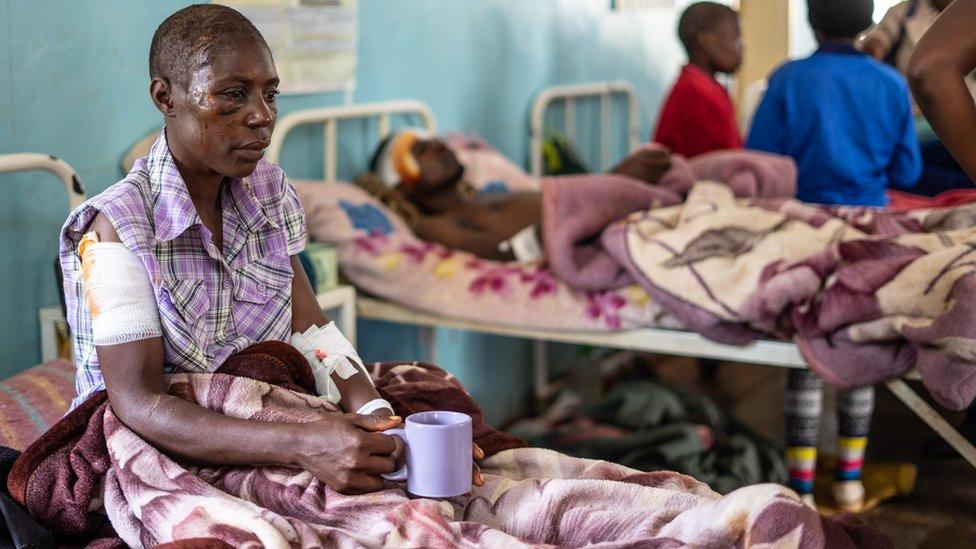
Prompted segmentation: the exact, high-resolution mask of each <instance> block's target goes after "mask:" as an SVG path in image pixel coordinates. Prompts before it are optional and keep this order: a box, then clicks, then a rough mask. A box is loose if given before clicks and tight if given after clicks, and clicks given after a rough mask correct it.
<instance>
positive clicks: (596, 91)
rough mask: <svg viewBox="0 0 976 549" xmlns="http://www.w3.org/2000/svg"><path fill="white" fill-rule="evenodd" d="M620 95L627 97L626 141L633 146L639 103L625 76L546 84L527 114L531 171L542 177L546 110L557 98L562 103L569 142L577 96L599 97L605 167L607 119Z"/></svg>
mask: <svg viewBox="0 0 976 549" xmlns="http://www.w3.org/2000/svg"><path fill="white" fill-rule="evenodd" d="M614 97H623V98H624V99H626V100H627V140H628V141H627V144H628V145H629V149H633V148H635V147H637V145H638V144H640V136H639V135H638V125H639V124H640V103H639V102H638V101H637V91H636V90H635V89H634V86H633V85H632V84H631V83H630V82H627V81H625V80H613V81H610V82H592V83H589V84H570V85H568V86H553V87H550V88H545V89H544V90H542V91H541V92H539V94H538V95H536V97H535V100H534V101H533V102H532V110H531V112H530V114H529V163H530V169H531V172H530V173H531V174H532V175H533V176H535V177H542V142H543V140H544V139H545V128H544V124H545V118H546V111H548V110H549V107H551V106H552V105H553V103H556V102H559V101H561V102H563V103H564V104H565V108H566V111H565V125H566V135H567V137H568V138H569V141H570V143H572V142H573V140H574V139H575V137H576V102H577V101H578V100H580V99H592V98H598V99H599V100H600V120H599V121H598V127H599V130H600V164H601V165H602V166H604V167H606V166H608V165H609V164H610V162H611V159H610V139H611V138H610V135H611V134H610V129H611V128H610V122H611V110H612V104H611V100H612V99H613V98H614Z"/></svg>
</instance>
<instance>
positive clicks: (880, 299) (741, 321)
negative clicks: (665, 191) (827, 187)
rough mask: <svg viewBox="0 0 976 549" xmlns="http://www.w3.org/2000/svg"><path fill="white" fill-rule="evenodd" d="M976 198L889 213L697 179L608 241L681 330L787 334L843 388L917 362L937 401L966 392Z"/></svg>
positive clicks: (724, 337) (974, 290) (966, 397)
mask: <svg viewBox="0 0 976 549" xmlns="http://www.w3.org/2000/svg"><path fill="white" fill-rule="evenodd" d="M974 226H976V205H974V204H968V205H963V206H956V207H951V208H943V209H932V210H919V211H914V212H907V213H892V212H886V211H882V210H877V209H871V208H827V207H817V206H812V205H808V204H803V203H800V202H797V201H795V200H788V199H749V200H737V199H736V198H735V197H734V196H733V194H732V192H731V191H730V190H729V188H728V187H726V186H723V185H719V184H715V183H699V184H697V185H696V186H695V187H694V188H693V190H692V191H691V193H690V194H689V197H688V200H687V201H686V202H685V203H684V204H682V205H680V206H675V207H670V208H658V209H652V210H647V211H645V212H641V213H638V214H634V215H631V216H630V217H629V218H628V219H626V220H624V221H622V222H619V223H617V224H615V225H613V226H612V227H610V228H609V229H607V230H606V231H605V232H604V233H603V235H602V238H601V240H602V243H603V245H604V246H605V248H606V249H607V250H608V251H609V252H610V253H611V254H612V255H613V256H614V257H615V258H616V259H617V260H618V261H619V262H620V263H621V265H624V266H625V267H626V268H627V270H628V272H629V273H630V274H631V275H632V276H633V277H634V279H635V280H637V281H638V282H639V283H640V284H641V286H642V287H643V288H644V289H645V290H647V292H648V293H649V294H650V295H651V296H652V297H653V299H654V301H655V302H656V303H658V304H660V305H661V306H662V307H664V308H665V309H666V310H668V311H669V312H670V313H672V314H673V315H674V316H675V317H677V318H678V319H680V320H681V321H682V322H683V323H684V324H685V325H686V326H687V327H688V328H690V329H693V330H696V331H698V332H700V333H701V334H703V335H705V336H707V337H709V338H711V339H714V340H717V341H721V342H725V343H731V344H745V343H748V342H750V341H753V340H755V339H757V338H764V337H765V338H770V337H772V338H778V339H793V340H794V341H796V343H797V344H798V346H799V348H800V350H801V352H802V353H803V356H804V358H805V359H806V360H807V361H808V363H809V365H810V367H811V368H812V369H814V370H815V371H816V372H817V373H818V374H820V375H821V376H822V377H823V378H824V379H826V380H827V381H829V382H832V383H833V384H835V385H837V386H840V387H842V388H849V387H854V386H861V385H866V384H873V383H877V382H879V381H882V380H884V379H886V378H889V377H892V376H897V375H901V374H904V373H906V372H907V371H908V370H909V369H910V368H912V367H913V366H916V367H917V368H918V371H919V373H920V374H921V376H922V378H923V380H924V382H925V385H926V387H927V388H928V390H929V391H930V392H931V393H932V395H933V396H934V397H935V398H936V399H937V400H938V401H939V402H940V403H941V404H943V405H945V406H947V407H950V408H953V409H961V408H964V407H966V406H968V405H969V404H970V403H971V402H972V401H973V398H974V396H976V322H974V320H973V319H974V318H976V277H974V274H976V229H974Z"/></svg>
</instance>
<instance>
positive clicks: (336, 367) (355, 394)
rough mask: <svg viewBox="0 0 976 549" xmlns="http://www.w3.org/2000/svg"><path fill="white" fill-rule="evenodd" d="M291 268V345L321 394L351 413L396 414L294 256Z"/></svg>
mask: <svg viewBox="0 0 976 549" xmlns="http://www.w3.org/2000/svg"><path fill="white" fill-rule="evenodd" d="M291 266H292V269H293V271H294V273H295V277H294V278H293V279H292V332H293V333H292V335H291V339H290V341H289V343H291V345H292V346H294V347H295V348H297V349H298V350H299V351H301V353H302V355H304V356H305V358H306V359H307V360H308V363H309V365H310V366H311V367H312V373H313V374H314V375H315V384H316V389H317V390H318V393H319V394H320V395H322V396H323V397H324V398H326V399H327V400H329V401H331V402H335V403H338V404H339V407H340V408H342V409H343V410H345V411H347V412H357V413H362V414H371V413H377V414H384V415H392V414H393V407H392V406H391V405H390V403H389V402H387V401H385V400H383V399H382V398H380V395H379V393H378V392H377V391H376V388H375V387H374V386H373V382H372V381H371V380H370V377H369V373H368V372H367V371H366V369H365V367H364V365H363V361H362V359H360V358H359V354H358V353H356V350H355V348H354V347H353V346H352V344H351V343H350V342H349V340H347V339H346V338H345V337H344V336H343V335H342V333H341V332H339V329H338V328H337V327H336V325H335V324H334V323H332V322H330V321H329V319H328V318H326V316H325V313H323V312H322V310H321V309H320V308H319V306H318V301H317V300H316V298H315V292H314V291H313V290H312V284H311V282H309V280H308V276H307V275H306V274H305V269H304V268H303V267H302V263H301V261H300V260H299V259H298V257H297V256H292V258H291Z"/></svg>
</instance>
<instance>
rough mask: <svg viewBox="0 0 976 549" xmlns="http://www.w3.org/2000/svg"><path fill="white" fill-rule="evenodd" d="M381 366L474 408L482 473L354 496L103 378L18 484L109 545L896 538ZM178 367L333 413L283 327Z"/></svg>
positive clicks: (241, 412)
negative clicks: (490, 418)
mask: <svg viewBox="0 0 976 549" xmlns="http://www.w3.org/2000/svg"><path fill="white" fill-rule="evenodd" d="M372 374H373V376H374V378H375V379H376V383H377V387H378V388H379V390H380V392H381V393H382V394H383V396H384V397H385V398H387V399H389V400H390V401H391V402H392V403H393V404H394V406H395V407H396V408H397V410H398V412H400V413H401V414H402V415H406V414H407V413H409V412H413V411H418V410H422V409H430V408H431V407H434V406H437V407H438V408H447V409H455V410H459V411H464V412H467V413H469V414H471V415H472V417H473V418H474V420H475V441H476V442H477V443H478V444H480V445H481V446H482V448H484V450H485V451H486V453H487V454H489V455H490V457H489V458H487V459H486V460H485V461H484V462H483V464H482V470H483V473H484V477H485V481H486V484H485V486H484V487H482V488H475V489H474V490H473V491H472V493H471V494H470V495H466V496H461V497H458V498H452V499H449V500H443V501H438V500H430V499H411V498H410V497H408V495H407V494H405V493H404V492H403V490H402V487H401V486H400V485H396V484H389V485H387V487H386V489H384V490H383V491H381V492H377V493H374V494H369V495H365V496H345V495H341V494H338V493H336V492H334V491H332V490H331V489H329V488H328V487H326V486H325V485H323V484H322V483H320V482H318V481H317V480H315V479H314V478H313V477H312V476H311V475H310V474H309V473H306V472H303V471H299V470H292V469H287V468H283V467H213V466H197V465H188V464H185V463H181V462H180V461H179V460H176V459H173V458H171V457H169V456H167V455H165V454H164V453H162V452H160V451H159V450H157V449H156V448H154V447H153V446H152V445H151V444H149V443H147V442H146V441H145V440H143V439H141V438H140V437H139V436H138V435H137V434H136V433H134V432H132V431H130V430H129V429H128V428H126V426H125V425H123V424H122V423H121V422H120V421H119V420H118V418H117V417H116V416H115V415H114V414H113V413H112V410H111V408H110V407H108V406H107V404H106V399H105V395H104V393H98V394H97V395H96V396H95V397H93V398H92V399H90V400H89V401H86V402H85V403H84V404H83V405H82V406H80V407H78V408H77V409H75V410H74V411H72V412H71V413H70V414H69V415H68V416H66V417H65V418H64V419H63V420H62V421H61V422H59V423H58V424H57V425H55V426H54V427H53V428H52V429H51V430H50V431H48V432H47V433H46V434H45V435H44V436H43V437H42V438H41V439H39V440H38V441H37V442H35V443H34V444H33V445H32V446H31V447H30V448H28V449H27V450H26V451H25V453H24V454H23V455H22V456H21V457H20V459H19V460H18V461H17V462H16V464H15V466H14V469H13V471H12V472H11V474H10V478H9V480H8V487H9V488H10V492H11V494H12V495H13V496H14V498H15V499H17V500H18V501H19V502H20V503H21V504H23V505H25V506H26V507H27V509H28V510H29V511H30V513H31V514H32V516H34V517H35V518H37V519H38V520H39V521H41V522H42V523H44V524H46V525H48V526H50V527H54V528H55V529H56V530H57V532H58V533H59V535H61V536H74V537H75V539H76V540H77V539H79V538H80V539H88V540H91V539H92V538H94V537H99V536H101V537H99V538H98V540H97V543H98V545H99V546H103V547H105V546H118V545H120V544H121V543H125V544H128V545H130V546H133V547H142V546H153V545H156V544H161V543H172V545H168V547H228V546H229V547H242V546H255V547H256V546H263V547H320V546H322V545H327V546H339V547H381V546H400V547H404V546H406V547H462V546H464V547H472V546H484V547H506V548H507V547H527V546H530V545H537V544H546V545H557V546H574V547H582V546H588V545H600V546H601V547H638V546H639V547H648V546H654V547H681V546H696V547H711V546H716V547H717V546H722V547H725V546H731V545H735V546H741V547H753V546H756V547H758V546H783V545H790V546H797V547H823V546H825V545H826V546H830V547H886V546H891V544H890V541H889V540H888V539H887V538H885V537H884V536H883V534H881V533H880V532H878V531H877V530H875V529H873V528H871V527H868V526H866V525H865V524H863V523H861V522H860V521H859V520H858V519H856V518H854V517H852V516H849V515H847V516H839V517H834V518H823V517H820V516H818V515H817V513H816V512H815V511H814V510H812V509H810V508H809V507H807V506H805V505H803V504H802V503H801V502H800V501H799V500H798V499H797V496H796V495H795V494H794V493H792V492H791V491H790V490H788V489H786V488H783V487H780V486H774V485H756V486H751V487H748V488H743V489H740V490H737V491H734V492H732V493H730V494H728V495H726V496H720V495H719V494H717V493H715V492H713V491H712V490H711V489H710V488H708V486H707V485H705V484H703V483H700V482H698V481H696V480H694V479H692V478H690V477H687V476H684V475H680V474H677V473H671V472H652V473H640V472H638V471H635V470H633V469H628V468H625V467H623V466H619V465H613V464H610V463H606V462H599V461H590V460H584V459H577V458H570V457H567V456H564V455H561V454H558V453H555V452H552V451H548V450H541V449H532V448H525V447H522V446H523V443H521V442H520V441H518V440H517V439H513V438H511V437H508V436H506V435H504V434H502V433H500V432H498V431H495V430H493V429H491V428H490V427H488V426H486V425H484V423H482V421H481V416H480V413H479V411H478V409H477V407H476V405H475V404H474V403H473V402H472V401H471V400H470V399H469V398H468V397H467V396H466V394H465V393H464V390H463V388H462V387H461V385H460V384H458V382H457V381H456V380H454V379H453V378H451V377H450V375H448V374H446V373H445V372H443V371H441V370H439V369H437V368H435V367H433V366H427V365H423V364H416V363H414V364H404V363H396V364H393V363H387V364H376V365H374V366H373V367H372ZM167 381H168V383H169V391H170V393H171V394H174V395H178V396H180V397H181V398H185V399H188V400H192V401H194V402H197V403H198V404H200V405H202V406H205V407H207V408H209V409H211V410H214V411H218V412H220V413H224V414H228V415H231V416H235V417H243V418H251V419H255V420H261V421H295V422H306V421H314V420H315V419H317V418H321V417H323V416H324V415H326V414H331V413H336V411H335V409H334V408H332V407H331V406H330V405H329V404H328V403H326V402H325V401H324V400H321V399H319V398H317V397H313V396H311V395H309V394H307V390H308V389H310V388H311V387H312V386H313V385H312V384H313V379H312V376H311V372H310V371H309V369H308V366H307V363H306V362H305V361H304V360H303V359H302V357H301V356H300V355H299V354H298V353H297V351H295V350H294V349H291V348H290V347H287V346H286V345H284V344H280V343H277V344H267V343H265V344H260V345H258V346H255V347H252V348H251V349H249V350H247V351H245V352H243V353H241V354H239V355H237V356H235V357H233V358H232V359H230V360H229V361H228V363H227V364H226V365H225V366H224V367H222V368H221V370H219V371H218V372H216V373H192V374H190V373H182V374H173V375H170V376H168V378H167Z"/></svg>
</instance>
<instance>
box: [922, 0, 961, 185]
mask: <svg viewBox="0 0 976 549" xmlns="http://www.w3.org/2000/svg"><path fill="white" fill-rule="evenodd" d="M973 21H976V0H956V1H955V2H953V3H952V4H951V5H950V6H949V7H948V8H946V9H945V11H943V12H942V15H940V16H939V18H938V19H936V21H935V23H934V24H933V25H932V27H931V28H929V31H928V32H927V33H925V36H923V37H922V39H921V40H919V42H918V45H917V46H916V47H915V53H914V55H912V60H911V62H910V63H909V66H908V78H909V83H910V84H911V87H912V92H913V93H914V94H915V100H916V101H917V102H918V106H919V108H920V109H921V111H922V114H924V115H925V118H926V119H927V120H928V121H929V123H930V124H931V125H932V129H934V130H935V133H936V134H938V136H939V139H941V140H942V142H943V143H944V144H945V146H946V148H948V149H949V151H950V152H952V155H953V156H954V157H955V158H956V160H957V161H958V162H959V164H960V165H961V166H962V168H963V169H964V170H965V171H966V173H967V174H968V175H969V177H970V179H973V180H976V103H974V102H973V96H972V95H970V93H969V88H967V87H966V75H968V74H969V73H971V72H972V71H973V69H976V33H974V32H973V28H972V22H973Z"/></svg>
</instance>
